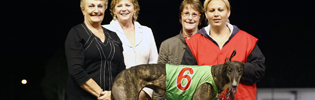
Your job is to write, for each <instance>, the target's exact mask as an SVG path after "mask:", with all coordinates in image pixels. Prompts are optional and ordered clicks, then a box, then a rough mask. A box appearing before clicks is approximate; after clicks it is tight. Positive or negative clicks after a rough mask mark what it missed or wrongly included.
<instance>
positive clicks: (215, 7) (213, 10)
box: [205, 0, 230, 26]
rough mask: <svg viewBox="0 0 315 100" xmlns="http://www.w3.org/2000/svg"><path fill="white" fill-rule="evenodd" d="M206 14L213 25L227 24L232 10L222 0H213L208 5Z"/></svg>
mask: <svg viewBox="0 0 315 100" xmlns="http://www.w3.org/2000/svg"><path fill="white" fill-rule="evenodd" d="M205 15H206V18H207V19H208V21H209V24H210V25H211V26H225V25H226V22H227V20H228V18H229V17H230V10H229V9H227V7H226V5H225V3H224V2H223V1H222V0H212V1H211V2H209V4H208V6H207V9H206V13H205Z"/></svg>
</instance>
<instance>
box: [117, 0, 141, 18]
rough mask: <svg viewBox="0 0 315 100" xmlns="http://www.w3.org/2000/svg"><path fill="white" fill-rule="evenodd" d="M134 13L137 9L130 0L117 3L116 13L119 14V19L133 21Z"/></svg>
mask: <svg viewBox="0 0 315 100" xmlns="http://www.w3.org/2000/svg"><path fill="white" fill-rule="evenodd" d="M134 13H136V11H135V8H134V5H133V4H132V3H131V1H130V0H121V1H120V2H119V3H117V4H116V5H115V11H114V14H115V15H116V16H117V20H118V21H132V17H133V14H134Z"/></svg>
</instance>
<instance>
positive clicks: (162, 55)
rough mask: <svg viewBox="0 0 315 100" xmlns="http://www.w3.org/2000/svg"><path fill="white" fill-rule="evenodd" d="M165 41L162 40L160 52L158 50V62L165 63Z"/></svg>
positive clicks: (166, 51)
mask: <svg viewBox="0 0 315 100" xmlns="http://www.w3.org/2000/svg"><path fill="white" fill-rule="evenodd" d="M166 42H167V41H163V42H162V43H161V46H160V52H159V57H158V63H159V64H166V63H167V61H169V59H168V52H169V51H168V46H169V45H168V43H166Z"/></svg>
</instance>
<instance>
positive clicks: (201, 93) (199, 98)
mask: <svg viewBox="0 0 315 100" xmlns="http://www.w3.org/2000/svg"><path fill="white" fill-rule="evenodd" d="M212 97H215V93H214V91H212V86H211V85H210V84H208V83H204V84H202V85H200V86H199V87H198V89H197V90H196V91H195V93H194V96H193V100H213V99H214V98H212Z"/></svg>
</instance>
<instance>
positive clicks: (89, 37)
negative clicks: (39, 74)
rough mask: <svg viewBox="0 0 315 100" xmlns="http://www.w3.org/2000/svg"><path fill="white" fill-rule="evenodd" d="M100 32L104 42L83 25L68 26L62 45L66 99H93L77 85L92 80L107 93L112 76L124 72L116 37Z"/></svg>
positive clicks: (119, 44)
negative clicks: (68, 30) (63, 46)
mask: <svg viewBox="0 0 315 100" xmlns="http://www.w3.org/2000/svg"><path fill="white" fill-rule="evenodd" d="M103 31H104V35H105V41H104V43H103V42H101V40H100V39H99V38H98V37H96V36H95V35H94V34H93V33H92V32H91V31H90V30H89V29H88V28H87V27H86V25H85V24H84V23H82V24H79V25H76V26H74V27H72V28H71V30H70V32H69V33H68V36H67V39H66V42H65V52H66V57H67V63H68V70H69V78H68V80H67V98H68V100H96V99H97V98H96V97H95V96H93V95H92V94H90V93H88V92H87V91H85V90H84V89H83V88H81V87H80V85H82V84H83V83H85V82H86V81H87V80H89V79H90V78H92V79H93V80H94V81H95V82H96V83H97V84H98V85H99V86H100V87H101V88H102V89H103V90H111V86H112V83H113V81H114V78H115V77H116V75H117V74H118V73H119V72H121V71H122V70H124V69H126V67H125V64H124V58H123V54H122V52H123V48H122V43H121V41H120V39H119V37H118V36H117V35H116V33H115V32H112V31H110V30H107V29H105V28H103Z"/></svg>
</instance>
